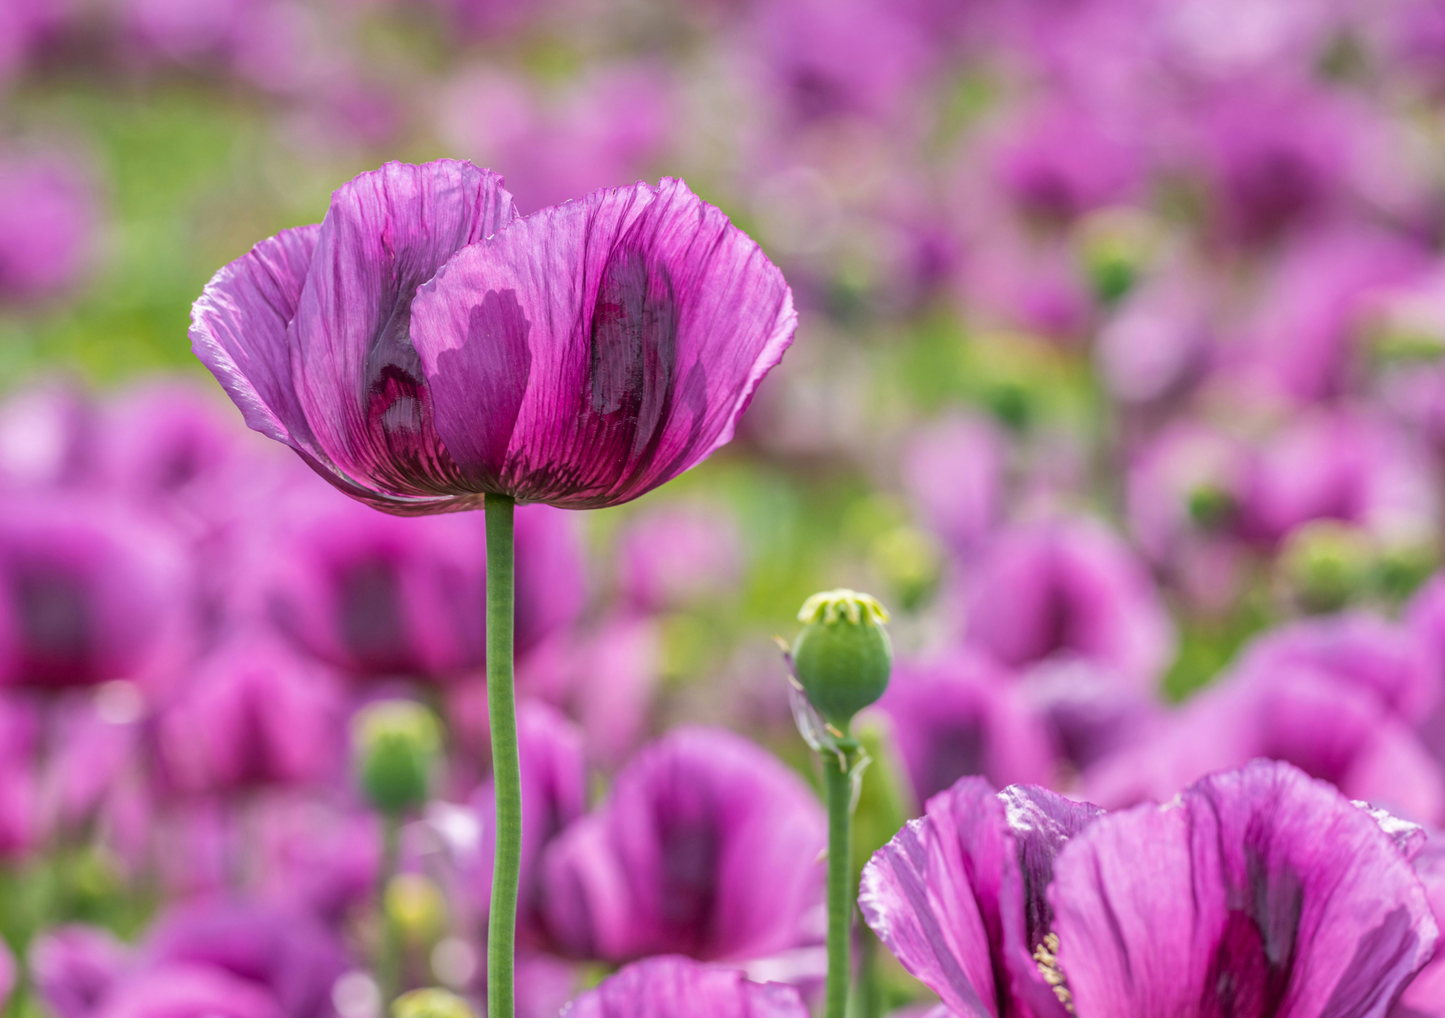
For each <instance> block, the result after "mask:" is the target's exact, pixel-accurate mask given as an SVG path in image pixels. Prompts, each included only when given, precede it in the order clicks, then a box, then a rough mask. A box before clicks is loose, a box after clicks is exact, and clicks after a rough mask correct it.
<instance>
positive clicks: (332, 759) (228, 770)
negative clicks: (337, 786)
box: [155, 632, 342, 793]
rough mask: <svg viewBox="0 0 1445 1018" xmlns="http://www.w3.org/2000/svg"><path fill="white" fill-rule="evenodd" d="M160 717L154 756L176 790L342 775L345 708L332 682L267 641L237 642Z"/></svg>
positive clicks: (239, 638)
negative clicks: (161, 764) (163, 767)
mask: <svg viewBox="0 0 1445 1018" xmlns="http://www.w3.org/2000/svg"><path fill="white" fill-rule="evenodd" d="M188 671H189V674H188V677H187V679H186V684H185V686H184V687H183V688H182V690H181V692H180V694H179V697H178V698H177V699H176V700H175V701H174V702H172V703H170V704H168V705H167V707H166V708H165V710H164V711H163V712H162V713H161V715H160V718H159V720H158V725H157V730H156V734H155V738H156V748H157V750H158V752H159V755H160V758H161V761H162V762H163V764H164V766H165V773H166V775H167V777H168V778H169V780H170V781H171V783H172V784H173V785H174V786H175V787H176V788H178V789H180V790H182V791H187V792H213V793H220V792H228V791H235V790H242V789H248V788H254V787H257V786H261V785H274V784H293V783H305V782H311V781H318V780H321V779H323V778H325V777H327V776H329V775H331V774H333V773H335V772H336V771H337V769H338V768H339V766H340V764H341V760H342V738H341V736H342V728H341V719H342V702H341V695H340V690H339V689H338V688H337V685H336V681H335V678H334V676H332V675H331V674H330V673H329V672H326V671H324V670H323V669H321V668H319V667H318V666H317V665H316V664H315V663H314V662H312V661H309V660H306V659H303V658H301V657H299V656H298V655H297V654H296V653H295V652H294V651H292V650H290V649H289V648H287V647H285V646H283V645H281V644H280V643H279V642H278V641H276V640H275V638H273V637H270V636H268V635H266V634H264V633H255V632H248V633H240V634H237V635H236V636H235V637H233V638H231V639H229V640H227V641H226V642H224V643H222V644H221V645H220V646H218V647H217V648H215V649H214V650H213V651H212V652H211V653H210V654H208V655H207V656H206V657H205V658H204V659H202V660H201V661H199V662H197V663H195V664H194V665H192V667H191V668H190V669H189V670H188Z"/></svg>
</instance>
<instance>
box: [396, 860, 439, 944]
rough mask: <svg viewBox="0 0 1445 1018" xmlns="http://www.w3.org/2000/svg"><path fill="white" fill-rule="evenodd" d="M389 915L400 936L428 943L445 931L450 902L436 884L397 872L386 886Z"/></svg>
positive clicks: (413, 874)
mask: <svg viewBox="0 0 1445 1018" xmlns="http://www.w3.org/2000/svg"><path fill="white" fill-rule="evenodd" d="M383 904H384V905H385V907H386V915H387V918H389V919H390V920H391V921H392V922H393V923H395V924H396V928H397V929H398V930H400V931H401V935H402V936H403V937H405V938H406V939H407V940H409V941H412V942H414V943H423V944H424V943H429V942H431V941H433V940H436V939H437V938H438V937H440V936H441V935H442V933H444V932H445V931H446V926H447V903H446V901H445V900H444V899H443V898H442V892H441V891H440V890H439V889H438V888H437V885H436V884H434V883H433V882H432V881H430V880H428V879H427V878H426V877H424V876H422V875H421V874H419V873H398V874H397V875H396V876H394V877H392V878H391V879H390V880H389V881H387V884H386V896H385V898H384V899H383Z"/></svg>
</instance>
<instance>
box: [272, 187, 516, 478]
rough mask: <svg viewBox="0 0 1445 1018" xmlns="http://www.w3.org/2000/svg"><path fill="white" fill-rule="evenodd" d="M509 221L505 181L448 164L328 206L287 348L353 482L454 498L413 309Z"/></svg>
mask: <svg viewBox="0 0 1445 1018" xmlns="http://www.w3.org/2000/svg"><path fill="white" fill-rule="evenodd" d="M515 214H516V213H515V211H514V210H513V208H512V199H511V195H509V194H508V193H507V192H506V191H505V190H503V188H502V178H501V177H499V176H497V175H496V174H495V173H493V172H491V171H490V170H481V169H478V168H476V167H475V166H472V165H471V164H470V163H459V162H454V161H452V160H439V161H437V162H434V163H428V164H426V165H424V166H411V165H408V164H405V163H387V164H386V165H385V166H383V167H382V168H381V169H379V170H376V171H375V172H373V173H363V174H362V175H361V176H359V177H357V178H356V179H355V180H352V181H351V182H350V183H348V184H346V185H344V186H343V187H341V188H339V189H338V190H337V191H336V194H335V195H334V196H333V197H332V201H331V208H330V209H329V210H328V211H327V213H326V218H325V220H323V221H322V223H321V229H320V232H319V233H318V234H317V237H316V250H315V253H314V256H313V257H312V259H311V269H310V272H309V273H308V275H307V277H306V285H305V287H304V288H303V290H302V292H301V295H300V300H299V303H298V305H297V308H296V316H295V319H294V321H293V322H292V325H291V331H290V341H291V345H292V348H293V353H292V363H293V364H294V366H295V380H296V391H297V396H298V399H299V401H300V404H301V407H302V409H303V410H304V411H305V413H306V418H307V420H308V421H309V422H310V424H311V427H312V430H313V431H314V432H315V434H316V438H317V442H318V443H319V445H320V446H321V447H322V448H324V449H325V450H326V451H327V453H328V454H329V455H330V457H331V459H332V460H333V461H334V462H335V463H336V465H337V466H338V467H339V468H340V469H341V470H342V471H344V472H345V473H347V474H348V475H350V476H351V477H354V478H357V479H359V480H361V479H364V480H365V482H366V483H367V484H368V485H369V486H375V487H377V488H379V489H380V490H381V491H382V492H383V493H386V494H395V495H398V496H401V497H413V498H416V497H421V498H426V497H433V496H438V495H442V496H447V495H456V494H459V493H460V492H458V491H457V490H456V488H455V482H456V480H457V471H456V465H455V464H454V463H453V462H452V458H451V456H450V455H449V454H448V452H447V450H446V448H445V447H444V446H443V445H442V444H441V441H440V439H439V438H438V437H437V433H436V429H435V428H434V426H433V423H432V400H431V395H430V393H428V391H427V387H426V382H425V380H424V379H423V377H422V372H421V365H420V363H419V361H418V359H417V355H416V351H415V350H414V349H412V345H411V339H410V336H409V327H410V323H411V304H412V298H413V297H414V296H415V294H416V290H417V287H419V286H420V285H421V284H423V283H425V282H426V281H427V280H429V279H431V277H432V276H433V275H434V274H435V273H436V271H437V269H439V268H440V267H441V266H442V265H443V264H444V263H445V262H446V261H447V259H449V258H450V257H451V256H452V255H453V254H455V253H456V252H457V251H459V250H461V249H462V248H463V247H465V246H466V245H468V244H473V243H475V242H477V241H479V240H481V239H482V238H483V237H486V236H488V235H490V234H491V233H493V232H495V231H496V230H498V229H500V228H501V227H502V226H504V225H506V224H507V223H508V222H510V221H511V219H512V218H513V217H514V216H515ZM473 398H475V393H474V394H473Z"/></svg>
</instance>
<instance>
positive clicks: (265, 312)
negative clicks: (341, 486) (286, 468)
mask: <svg viewBox="0 0 1445 1018" xmlns="http://www.w3.org/2000/svg"><path fill="white" fill-rule="evenodd" d="M320 229H321V227H320V226H316V225H313V226H301V227H297V228H296V229H294V230H283V231H282V232H280V233H278V234H277V235H276V236H274V237H268V238H267V239H266V240H263V241H261V243H259V244H257V245H256V246H255V247H253V248H252V249H251V250H250V251H249V252H247V253H246V254H245V255H242V256H241V257H240V258H237V259H236V260H235V261H234V262H231V263H230V264H229V265H226V266H224V267H223V268H222V269H221V270H220V271H219V272H217V273H216V274H215V276H213V277H212V278H211V281H210V282H209V283H207V284H206V288H205V289H204V290H202V291H201V296H200V297H199V299H197V301H196V303H195V305H194V306H193V307H192V308H191V349H192V351H194V353H195V355H196V356H197V357H199V358H200V359H201V362H202V363H203V364H205V365H206V367H208V368H210V369H211V374H213V375H215V376H216V381H218V382H220V383H221V387H222V388H223V389H225V390H226V394H227V395H228V396H230V397H231V399H232V400H233V401H234V402H235V404H236V406H238V407H240V409H241V413H242V414H243V415H244V416H245V418H246V424H247V426H249V427H250V428H251V429H252V430H254V431H259V432H260V433H261V434H263V435H265V436H266V437H267V438H273V439H275V440H276V441H278V442H285V443H286V444H287V445H289V446H291V447H292V448H293V449H295V450H296V451H297V452H300V453H303V454H305V453H309V454H310V455H312V456H314V457H318V458H322V459H324V458H325V454H324V453H322V452H321V451H320V449H319V447H318V446H317V445H316V438H315V436H314V435H313V434H312V433H311V425H310V424H308V423H307V421H306V416H305V414H303V413H302V411H301V404H300V403H299V402H298V401H297V399H296V392H295V388H294V386H293V383H292V377H291V351H290V347H289V346H288V344H287V339H286V328H287V326H288V325H290V323H291V319H292V318H294V317H295V315H296V307H297V304H298V303H299V302H300V300H301V288H302V286H303V285H304V284H305V282H306V272H307V269H308V268H309V267H310V265H311V255H312V253H313V252H314V251H315V250H316V238H317V235H318V233H319V232H320Z"/></svg>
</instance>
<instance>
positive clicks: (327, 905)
mask: <svg viewBox="0 0 1445 1018" xmlns="http://www.w3.org/2000/svg"><path fill="white" fill-rule="evenodd" d="M257 825H258V830H257V835H258V837H257V841H258V846H257V848H256V857H257V859H258V860H259V866H258V869H259V870H260V885H261V888H262V894H263V896H264V897H265V899H266V900H268V901H285V902H290V903H293V905H294V906H295V907H296V908H297V909H303V910H305V911H307V912H309V913H311V914H312V915H315V916H318V917H319V918H320V919H321V920H322V921H323V922H325V923H327V924H329V925H331V926H332V927H336V926H339V925H340V924H341V923H342V922H343V921H344V919H345V917H346V916H347V915H349V914H351V913H352V910H353V909H354V908H356V907H357V906H358V905H360V904H363V903H366V902H369V901H371V900H373V899H372V897H371V896H372V895H374V894H375V893H376V881H377V874H378V873H379V872H380V871H381V850H382V831H381V824H380V822H379V821H378V820H377V817H376V815H375V814H374V813H372V812H370V811H368V810H361V809H358V808H356V807H354V806H353V807H351V808H338V807H337V806H335V805H333V804H330V803H326V802H324V801H318V800H317V799H316V798H315V797H314V796H290V797H287V798H285V799H282V800H279V801H278V800H275V799H273V800H271V801H268V803H267V808H266V809H265V810H264V811H263V812H262V813H261V814H260V816H259V817H258V818H257Z"/></svg>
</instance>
